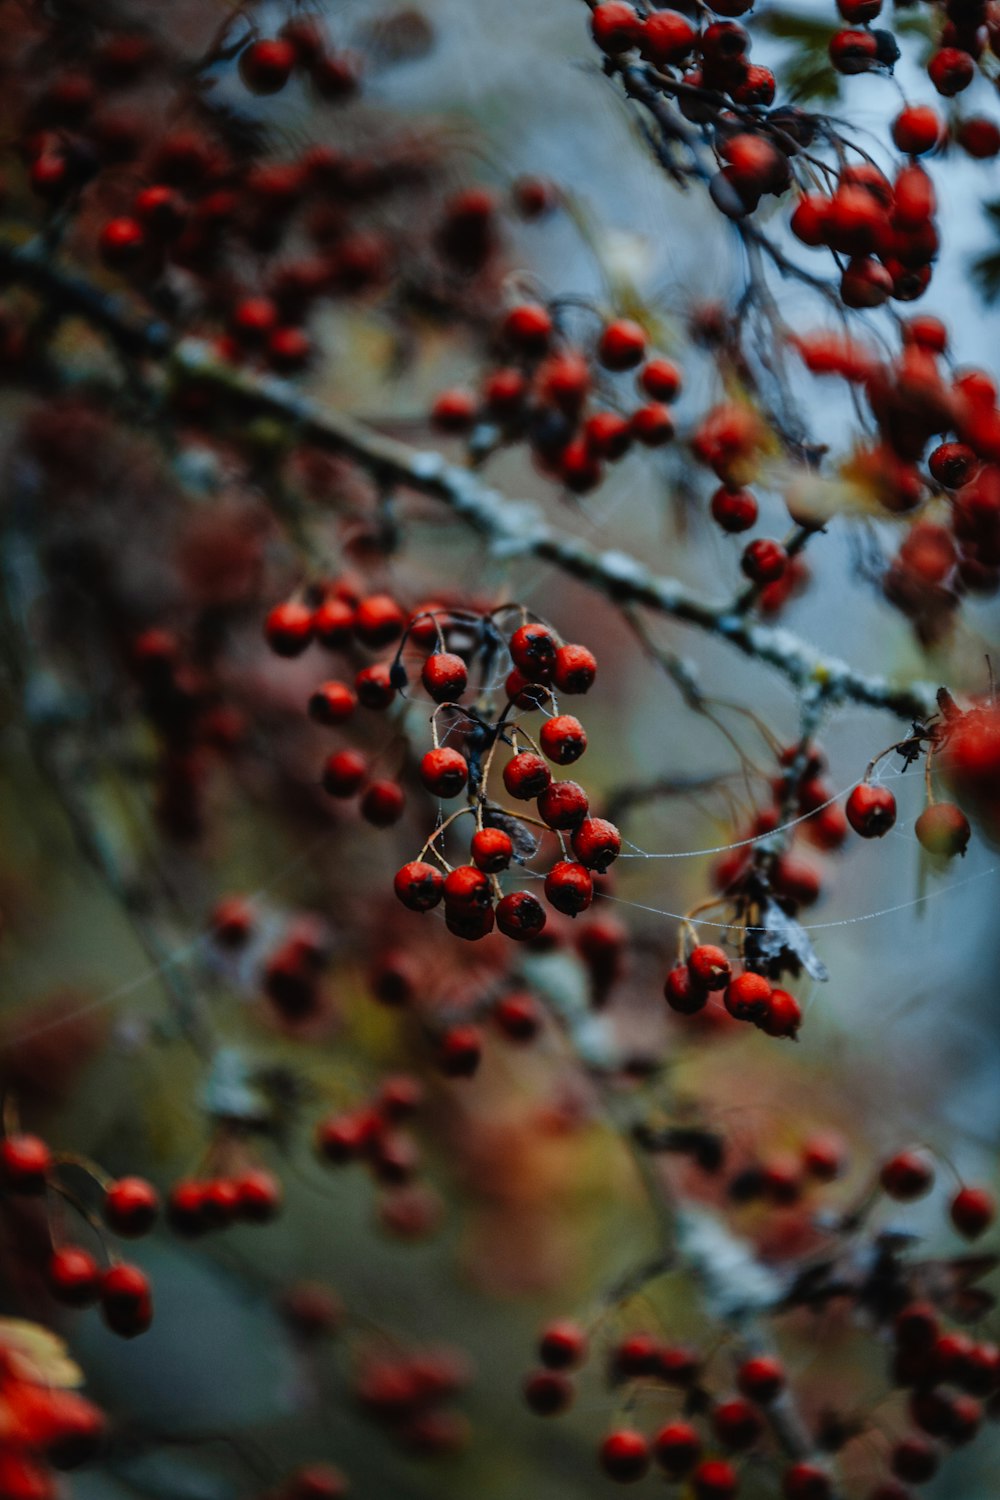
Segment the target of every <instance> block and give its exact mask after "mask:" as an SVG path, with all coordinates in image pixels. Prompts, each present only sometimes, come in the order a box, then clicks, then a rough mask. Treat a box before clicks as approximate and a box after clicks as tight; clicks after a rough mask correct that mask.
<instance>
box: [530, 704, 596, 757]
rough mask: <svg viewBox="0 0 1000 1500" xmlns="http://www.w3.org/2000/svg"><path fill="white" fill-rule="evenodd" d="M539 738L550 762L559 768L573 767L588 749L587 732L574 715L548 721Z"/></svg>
mask: <svg viewBox="0 0 1000 1500" xmlns="http://www.w3.org/2000/svg"><path fill="white" fill-rule="evenodd" d="M538 738H539V742H540V744H541V747H542V749H543V750H544V752H545V754H546V755H547V756H548V758H549V760H552V761H555V763H556V765H557V766H569V765H572V764H573V762H574V761H575V760H579V759H580V756H581V755H582V754H583V752H584V751H585V750H586V748H587V732H586V730H585V729H584V727H583V725H582V724H581V723H580V720H579V719H575V718H574V717H573V716H572V714H557V715H556V717H555V718H553V719H546V721H545V723H544V724H543V725H542V729H541V733H540V734H539V736H538Z"/></svg>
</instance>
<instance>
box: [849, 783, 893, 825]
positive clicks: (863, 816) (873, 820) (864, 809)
mask: <svg viewBox="0 0 1000 1500" xmlns="http://www.w3.org/2000/svg"><path fill="white" fill-rule="evenodd" d="M844 811H845V812H846V814H847V821H848V823H850V825H851V827H852V828H853V829H854V832H855V833H859V834H860V835H861V837H862V838H863V839H880V838H882V837H883V836H884V835H885V834H887V833H888V832H889V829H890V828H891V827H892V825H893V824H894V823H895V821H896V799H895V797H894V796H893V795H892V793H891V792H890V790H889V788H888V787H885V786H872V785H871V783H870V782H867V781H862V782H861V783H860V784H859V785H858V786H856V787H855V788H854V790H853V792H852V793H851V795H850V796H849V797H848V799H847V803H846V805H845V808H844Z"/></svg>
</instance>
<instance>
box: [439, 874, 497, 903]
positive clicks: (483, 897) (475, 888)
mask: <svg viewBox="0 0 1000 1500" xmlns="http://www.w3.org/2000/svg"><path fill="white" fill-rule="evenodd" d="M492 901H493V888H492V886H491V885H490V882H489V881H488V880H487V878H486V876H485V875H484V874H483V872H482V870H477V869H476V867H475V865H456V867H455V869H454V870H449V872H448V874H447V875H446V876H445V882H444V902H445V905H446V906H450V907H453V908H455V909H457V910H459V911H461V910H469V909H474V908H479V909H483V908H485V907H488V906H491V905H492Z"/></svg>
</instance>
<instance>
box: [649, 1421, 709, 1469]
mask: <svg viewBox="0 0 1000 1500" xmlns="http://www.w3.org/2000/svg"><path fill="white" fill-rule="evenodd" d="M700 1456H701V1439H700V1438H699V1436H698V1433H697V1431H696V1429H695V1428H694V1427H692V1425H691V1423H690V1422H668V1423H667V1425H666V1426H665V1427H661V1428H660V1430H659V1432H658V1433H657V1434H656V1436H655V1438H654V1439H653V1457H654V1458H655V1459H656V1462H657V1463H658V1464H659V1466H660V1468H661V1469H663V1470H664V1471H665V1473H666V1474H667V1476H668V1478H670V1479H683V1478H684V1476H685V1474H687V1473H689V1472H690V1470H691V1469H693V1468H694V1466H695V1464H696V1463H697V1462H698V1459H699V1457H700Z"/></svg>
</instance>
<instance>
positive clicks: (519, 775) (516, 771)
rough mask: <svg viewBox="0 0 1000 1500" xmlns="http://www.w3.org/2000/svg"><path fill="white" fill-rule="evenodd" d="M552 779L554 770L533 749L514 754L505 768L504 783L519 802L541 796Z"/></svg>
mask: <svg viewBox="0 0 1000 1500" xmlns="http://www.w3.org/2000/svg"><path fill="white" fill-rule="evenodd" d="M551 780H552V772H551V771H550V770H549V768H548V766H547V765H546V764H545V762H544V760H542V757H541V756H540V755H535V754H534V753H533V752H532V751H531V750H521V751H520V752H519V753H518V754H517V755H512V756H511V758H510V760H509V761H508V762H507V764H506V765H505V766H504V768H503V784H504V786H505V787H506V788H507V790H508V792H509V793H510V795H511V796H512V797H516V798H517V799H518V801H519V802H530V801H531V800H532V798H533V797H537V796H539V795H540V794H541V793H542V792H544V791H545V788H546V787H547V786H548V784H549V782H550V781H551Z"/></svg>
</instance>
